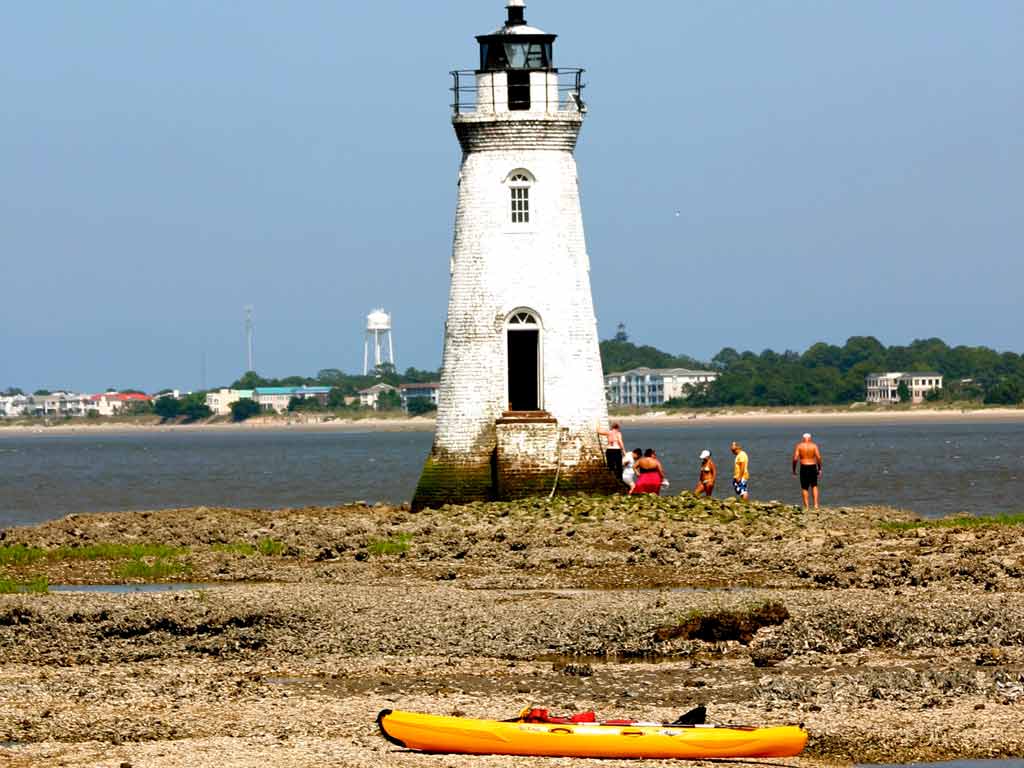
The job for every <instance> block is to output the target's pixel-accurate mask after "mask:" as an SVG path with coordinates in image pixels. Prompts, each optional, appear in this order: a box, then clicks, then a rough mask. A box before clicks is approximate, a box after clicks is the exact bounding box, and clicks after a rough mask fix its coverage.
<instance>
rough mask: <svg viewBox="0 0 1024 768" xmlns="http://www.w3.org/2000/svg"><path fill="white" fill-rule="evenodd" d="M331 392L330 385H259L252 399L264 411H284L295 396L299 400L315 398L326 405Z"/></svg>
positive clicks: (253, 392)
mask: <svg viewBox="0 0 1024 768" xmlns="http://www.w3.org/2000/svg"><path fill="white" fill-rule="evenodd" d="M330 393H331V388H330V387H257V388H256V389H254V390H253V391H252V399H253V400H254V401H255V402H256V404H257V405H259V407H260V408H261V409H263V410H264V411H276V412H277V413H284V412H285V411H287V410H288V406H289V405H290V404H291V402H292V398H293V397H294V398H296V399H298V400H305V399H315V400H319V401H320V404H321V405H326V404H327V396H328V395H329V394H330Z"/></svg>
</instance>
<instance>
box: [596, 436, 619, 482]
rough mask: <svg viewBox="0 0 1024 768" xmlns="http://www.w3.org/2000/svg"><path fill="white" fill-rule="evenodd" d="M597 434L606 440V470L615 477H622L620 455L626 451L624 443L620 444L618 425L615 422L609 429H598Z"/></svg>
mask: <svg viewBox="0 0 1024 768" xmlns="http://www.w3.org/2000/svg"><path fill="white" fill-rule="evenodd" d="M597 434H599V435H601V437H607V438H608V447H607V448H605V450H604V457H605V460H606V461H607V462H608V469H610V470H611V471H612V473H613V474H614V475H615V476H616V477H622V454H623V453H624V452H625V450H626V445H625V443H623V442H622V430H621V429H619V424H618V422H616V423H615V424H612V426H611V429H600V428H599V429H598V430H597Z"/></svg>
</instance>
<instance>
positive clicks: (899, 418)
mask: <svg viewBox="0 0 1024 768" xmlns="http://www.w3.org/2000/svg"><path fill="white" fill-rule="evenodd" d="M611 420H612V421H618V422H619V423H621V424H624V425H629V426H682V425H685V424H694V423H709V422H712V423H714V422H728V423H752V424H754V423H756V424H807V425H814V424H880V423H886V422H889V423H901V422H955V423H968V424H969V423H991V422H1005V423H1018V422H1024V408H978V409H959V408H956V409H954V408H920V409H913V410H891V411H887V410H877V411H876V410H870V411H869V410H862V409H856V410H854V409H843V410H839V409H834V410H801V409H799V408H792V409H790V408H786V409H778V410H776V409H765V408H742V409H741V408H736V409H728V410H724V411H711V412H705V411H689V412H680V413H648V414H637V415H629V416H613V417H611Z"/></svg>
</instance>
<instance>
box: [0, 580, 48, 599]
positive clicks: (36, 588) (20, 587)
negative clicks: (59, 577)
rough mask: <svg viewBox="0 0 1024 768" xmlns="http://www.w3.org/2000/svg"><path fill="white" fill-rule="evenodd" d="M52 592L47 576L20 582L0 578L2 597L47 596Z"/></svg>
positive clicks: (0, 593)
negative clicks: (25, 594)
mask: <svg viewBox="0 0 1024 768" xmlns="http://www.w3.org/2000/svg"><path fill="white" fill-rule="evenodd" d="M49 591H50V582H49V581H48V580H47V578H46V577H45V576H37V577H36V578H34V579H28V580H26V581H18V580H17V579H7V578H3V577H0V595H17V594H24V593H30V594H37V595H45V594H46V593H47V592H49Z"/></svg>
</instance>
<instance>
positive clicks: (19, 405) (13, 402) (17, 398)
mask: <svg viewBox="0 0 1024 768" xmlns="http://www.w3.org/2000/svg"><path fill="white" fill-rule="evenodd" d="M30 403H31V400H30V399H29V398H28V397H27V396H26V395H0V417H4V418H9V419H13V418H15V417H17V416H23V415H24V414H25V411H26V410H27V409H28V407H29V404H30Z"/></svg>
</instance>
